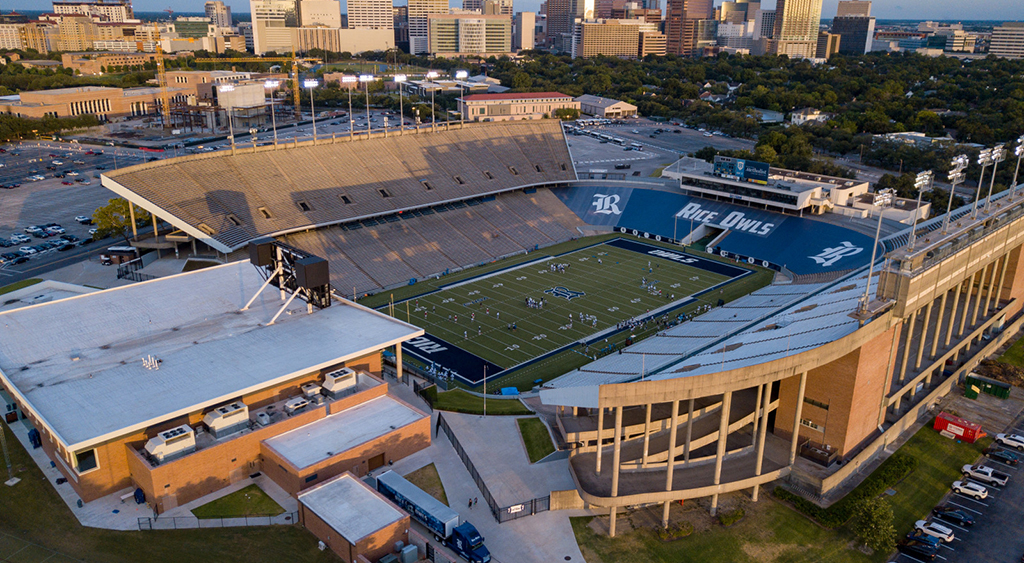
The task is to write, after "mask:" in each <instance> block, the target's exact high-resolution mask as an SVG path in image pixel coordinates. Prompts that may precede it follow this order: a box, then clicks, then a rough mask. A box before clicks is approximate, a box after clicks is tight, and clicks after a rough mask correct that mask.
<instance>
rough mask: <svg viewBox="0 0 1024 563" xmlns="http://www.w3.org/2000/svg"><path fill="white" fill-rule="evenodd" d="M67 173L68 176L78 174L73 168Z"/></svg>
mask: <svg viewBox="0 0 1024 563" xmlns="http://www.w3.org/2000/svg"><path fill="white" fill-rule="evenodd" d="M67 175H68V176H78V172H75V171H74V170H72V171H71V172H68V173H67Z"/></svg>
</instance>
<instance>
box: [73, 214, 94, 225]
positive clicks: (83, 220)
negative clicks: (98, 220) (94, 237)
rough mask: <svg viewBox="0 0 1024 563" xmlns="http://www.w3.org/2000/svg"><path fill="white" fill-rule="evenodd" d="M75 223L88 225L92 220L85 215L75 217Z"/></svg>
mask: <svg viewBox="0 0 1024 563" xmlns="http://www.w3.org/2000/svg"><path fill="white" fill-rule="evenodd" d="M75 221H78V222H79V223H81V224H83V225H84V224H86V223H88V222H89V221H92V219H90V218H89V217H86V216H85V215H75Z"/></svg>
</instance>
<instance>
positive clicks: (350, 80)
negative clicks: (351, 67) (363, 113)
mask: <svg viewBox="0 0 1024 563" xmlns="http://www.w3.org/2000/svg"><path fill="white" fill-rule="evenodd" d="M358 80H359V79H358V78H356V77H355V76H342V77H341V83H342V84H347V85H348V86H346V88H348V136H349V138H350V139H351V138H352V135H354V134H355V133H354V132H353V131H352V88H353V86H352V85H353V84H355V83H356V82H357V81H358Z"/></svg>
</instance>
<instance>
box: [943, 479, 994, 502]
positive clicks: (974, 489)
mask: <svg viewBox="0 0 1024 563" xmlns="http://www.w3.org/2000/svg"><path fill="white" fill-rule="evenodd" d="M950 488H951V489H953V491H954V492H957V493H960V494H962V495H964V496H969V497H971V498H973V499H975V500H983V499H986V498H988V489H986V488H985V486H984V485H979V484H977V483H971V482H970V481H953V485H952V486H951V487H950Z"/></svg>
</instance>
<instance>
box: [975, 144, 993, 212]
mask: <svg viewBox="0 0 1024 563" xmlns="http://www.w3.org/2000/svg"><path fill="white" fill-rule="evenodd" d="M989 164H992V149H985V150H983V151H981V152H980V153H978V166H981V176H980V177H979V178H978V193H977V194H975V195H974V205H973V206H972V207H971V219H974V218H975V217H977V216H978V199H980V198H981V186H982V184H983V183H984V182H985V168H987V167H988V165H989Z"/></svg>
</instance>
